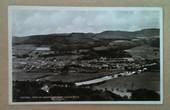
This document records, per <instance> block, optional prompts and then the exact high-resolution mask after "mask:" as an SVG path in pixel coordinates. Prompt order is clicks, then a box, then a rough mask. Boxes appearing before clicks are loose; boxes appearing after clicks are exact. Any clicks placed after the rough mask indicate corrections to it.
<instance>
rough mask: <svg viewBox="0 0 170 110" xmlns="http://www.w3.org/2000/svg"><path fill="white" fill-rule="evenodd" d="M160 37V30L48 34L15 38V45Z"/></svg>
mask: <svg viewBox="0 0 170 110" xmlns="http://www.w3.org/2000/svg"><path fill="white" fill-rule="evenodd" d="M155 36H159V29H143V30H141V31H135V32H127V31H104V32H101V33H70V34H65V33H63V34H47V35H32V36H23V37H13V44H39V45H48V44H50V45H51V44H55V43H56V42H59V43H65V44H67V43H84V42H89V41H101V39H105V41H107V39H108V40H110V39H112V40H130V39H134V38H137V37H146V38H148V37H155Z"/></svg>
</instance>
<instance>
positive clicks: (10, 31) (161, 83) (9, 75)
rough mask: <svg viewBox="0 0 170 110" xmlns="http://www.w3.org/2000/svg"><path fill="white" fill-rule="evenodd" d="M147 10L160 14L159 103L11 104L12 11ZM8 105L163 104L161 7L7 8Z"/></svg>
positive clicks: (76, 102)
mask: <svg viewBox="0 0 170 110" xmlns="http://www.w3.org/2000/svg"><path fill="white" fill-rule="evenodd" d="M21 9H27V10H35V9H36V10H74V11H77V10H90V11H91V10H113V11H116V10H117V11H118V10H120V11H121V10H122V11H123V10H126V11H127V10H148V11H152V10H155V11H159V12H160V101H65V102H12V11H13V10H21ZM8 80H9V81H8V84H9V85H8V103H9V104H10V105H27V104H163V12H162V8H161V7H60V6H57V7H55V6H9V7H8Z"/></svg>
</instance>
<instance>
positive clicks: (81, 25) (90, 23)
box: [12, 8, 160, 37]
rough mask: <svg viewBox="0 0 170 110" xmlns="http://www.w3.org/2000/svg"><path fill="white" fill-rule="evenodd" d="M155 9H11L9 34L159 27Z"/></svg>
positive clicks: (96, 31)
mask: <svg viewBox="0 0 170 110" xmlns="http://www.w3.org/2000/svg"><path fill="white" fill-rule="evenodd" d="M159 14H160V13H159V11H157V10H135V9H134V10H126V9H125V10H102V9H100V10H87V9H78V10H73V9H72V10H69V9H65V10H62V9H58V8H57V9H53V10H44V9H43V10H40V9H29V8H27V9H14V10H12V35H13V36H17V37H23V36H28V35H38V34H39V35H40V34H54V33H72V32H84V33H88V32H93V33H99V32H102V31H106V30H109V31H116V30H120V31H137V30H141V29H146V28H159V27H160V20H159V17H160V15H159Z"/></svg>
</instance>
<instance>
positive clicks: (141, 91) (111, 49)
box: [8, 6, 163, 104]
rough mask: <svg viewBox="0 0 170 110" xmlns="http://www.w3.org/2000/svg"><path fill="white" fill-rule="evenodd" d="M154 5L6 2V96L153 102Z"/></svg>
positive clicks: (156, 56)
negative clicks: (94, 5)
mask: <svg viewBox="0 0 170 110" xmlns="http://www.w3.org/2000/svg"><path fill="white" fill-rule="evenodd" d="M162 17H163V16H162V8H160V7H54V6H10V7H8V43H9V44H8V45H9V48H8V49H9V50H8V51H9V103H10V104H161V103H162V100H163V84H162V83H163V35H162V33H163V26H162V24H163V21H162V19H163V18H162Z"/></svg>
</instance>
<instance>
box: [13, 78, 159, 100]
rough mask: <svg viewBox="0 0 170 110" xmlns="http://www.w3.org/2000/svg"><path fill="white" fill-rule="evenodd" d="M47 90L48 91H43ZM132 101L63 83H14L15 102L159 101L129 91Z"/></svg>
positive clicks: (153, 96) (141, 92) (149, 93)
mask: <svg viewBox="0 0 170 110" xmlns="http://www.w3.org/2000/svg"><path fill="white" fill-rule="evenodd" d="M43 87H44V88H46V89H43ZM128 91H130V92H131V93H132V96H131V98H130V99H128V98H127V97H121V96H119V95H117V94H114V93H112V92H111V91H108V90H107V89H106V90H94V89H93V88H92V86H81V87H76V86H75V85H74V83H64V82H62V81H39V82H36V81H14V82H13V102H34V101H41V102H44V101H159V100H160V96H159V94H158V93H156V92H155V91H152V90H147V89H137V90H128Z"/></svg>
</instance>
